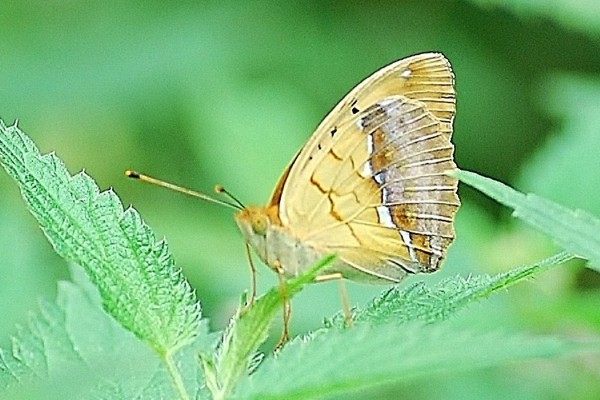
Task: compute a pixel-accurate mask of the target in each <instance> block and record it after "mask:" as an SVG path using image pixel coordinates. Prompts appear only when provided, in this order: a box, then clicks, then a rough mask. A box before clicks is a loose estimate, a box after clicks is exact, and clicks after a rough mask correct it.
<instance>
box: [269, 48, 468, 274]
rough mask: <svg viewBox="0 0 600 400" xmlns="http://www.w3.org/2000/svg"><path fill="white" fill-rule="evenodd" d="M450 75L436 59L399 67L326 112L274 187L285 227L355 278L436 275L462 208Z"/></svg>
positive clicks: (371, 79) (445, 64)
mask: <svg viewBox="0 0 600 400" xmlns="http://www.w3.org/2000/svg"><path fill="white" fill-rule="evenodd" d="M454 113H455V97H454V78H453V74H452V71H451V69H450V65H449V63H448V61H447V60H446V59H445V58H444V57H443V56H442V55H441V54H433V53H430V54H422V55H417V56H413V57H409V58H407V59H404V60H401V61H398V62H396V63H394V64H392V65H390V66H388V67H385V68H383V69H382V70H380V71H379V72H376V73H375V74H373V75H372V76H371V77H369V78H367V79H366V80H365V81H363V82H362V83H360V84H359V85H358V86H357V87H356V88H354V89H353V90H352V91H351V92H350V93H349V94H348V95H346V97H345V98H344V99H343V100H342V101H341V102H340V103H339V104H338V105H337V106H336V107H335V108H334V109H333V111H332V112H331V113H330V114H329V115H328V116H327V117H326V118H325V119H324V121H323V122H322V123H321V124H320V125H319V127H318V128H317V131H316V132H315V133H314V135H313V136H312V137H311V139H310V140H309V141H308V143H307V144H306V145H305V146H304V147H303V148H302V150H301V151H300V153H299V154H298V155H297V157H296V158H295V160H294V161H293V162H292V164H291V165H290V167H289V170H288V171H286V173H285V174H284V177H283V178H282V180H281V181H280V183H279V185H278V187H277V189H276V191H275V193H274V195H273V198H272V200H271V204H275V203H278V205H279V218H280V220H281V223H282V225H284V226H287V227H289V228H290V230H292V232H293V234H294V235H295V236H296V237H297V238H298V239H299V240H300V241H303V242H306V243H311V244H312V245H314V246H315V247H317V248H321V249H323V251H324V252H331V253H337V254H338V255H339V257H340V260H341V261H342V262H343V263H345V264H346V265H347V267H348V268H347V269H346V270H343V271H342V272H343V273H344V275H345V276H347V277H350V278H352V279H366V280H370V279H373V278H374V279H383V280H391V281H399V280H400V279H402V277H403V276H404V275H406V274H407V273H409V272H430V271H433V270H436V269H437V268H439V266H440V263H441V261H442V260H443V257H444V254H445V251H446V249H447V247H448V246H449V245H450V243H451V242H452V240H453V238H454V229H453V219H454V215H455V213H456V211H457V209H458V206H459V204H460V203H459V201H458V197H457V195H456V188H457V181H456V180H455V179H454V178H451V177H449V176H447V175H446V174H445V172H446V171H448V170H452V169H455V168H456V165H455V164H454V161H453V152H454V147H453V145H452V143H451V142H450V137H451V134H452V120H453V118H454Z"/></svg>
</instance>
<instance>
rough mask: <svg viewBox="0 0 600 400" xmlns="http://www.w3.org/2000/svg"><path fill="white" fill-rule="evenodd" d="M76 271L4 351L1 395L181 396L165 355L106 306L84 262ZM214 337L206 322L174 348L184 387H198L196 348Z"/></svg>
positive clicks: (205, 345) (210, 342) (1, 355)
mask: <svg viewBox="0 0 600 400" xmlns="http://www.w3.org/2000/svg"><path fill="white" fill-rule="evenodd" d="M71 275H72V278H73V282H60V283H59V285H58V293H57V299H56V302H55V303H50V302H43V303H42V304H41V305H40V310H39V312H38V313H37V315H35V316H33V317H32V318H31V319H30V321H29V323H28V324H27V326H26V327H23V328H20V329H19V333H18V335H17V336H16V337H15V338H13V344H12V348H11V349H10V351H0V371H1V372H0V387H3V388H4V390H3V392H2V398H3V399H29V400H32V399H44V400H48V399H77V398H97V399H147V398H156V399H158V398H175V397H176V393H175V392H174V389H173V383H172V382H171V378H170V371H169V370H168V367H167V366H166V365H165V363H164V361H163V360H162V359H161V358H160V357H159V356H158V354H157V353H156V352H155V351H153V350H152V349H151V348H150V347H148V346H147V345H146V344H145V343H143V342H141V341H140V340H139V339H137V338H136V337H135V336H134V335H132V334H131V332H128V331H127V330H125V329H124V328H123V327H122V326H121V325H119V324H118V323H117V322H116V321H115V320H114V319H113V318H111V317H110V316H109V315H108V314H106V313H105V312H104V311H103V310H102V307H101V299H100V296H99V294H98V291H97V290H96V289H95V287H94V286H93V285H92V284H91V283H90V281H89V278H88V277H87V275H84V274H83V272H82V271H81V269H80V268H79V267H77V266H73V268H72V269H71ZM213 342H214V338H212V337H211V336H210V335H208V333H207V324H202V325H201V328H200V331H199V334H198V336H197V338H196V340H195V341H194V342H193V343H192V344H191V345H190V346H186V348H185V349H184V350H183V351H180V352H179V353H178V354H177V355H176V357H175V359H176V362H177V363H178V364H179V366H180V369H181V370H182V371H184V377H183V379H184V380H185V384H186V387H188V388H194V387H195V389H194V390H195V391H197V390H198V389H197V388H198V387H199V383H198V382H196V381H197V379H198V376H200V374H201V372H200V371H199V369H198V363H197V358H196V354H197V352H198V351H200V350H203V351H208V350H207V349H208V348H211V347H213V346H214V344H213ZM198 393H201V392H198Z"/></svg>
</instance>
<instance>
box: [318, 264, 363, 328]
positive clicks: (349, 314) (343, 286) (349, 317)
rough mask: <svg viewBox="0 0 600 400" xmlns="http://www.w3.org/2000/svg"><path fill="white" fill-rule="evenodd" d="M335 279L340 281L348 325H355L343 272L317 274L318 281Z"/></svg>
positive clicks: (343, 307)
mask: <svg viewBox="0 0 600 400" xmlns="http://www.w3.org/2000/svg"><path fill="white" fill-rule="evenodd" d="M334 279H338V280H339V282H340V295H341V296H342V309H343V311H344V318H345V319H346V325H347V326H352V325H354V321H353V320H352V311H351V309H350V296H349V295H348V290H347V289H346V284H345V283H344V277H343V276H342V274H340V273H339V272H336V273H333V274H327V275H321V276H317V279H316V282H326V281H331V280H334Z"/></svg>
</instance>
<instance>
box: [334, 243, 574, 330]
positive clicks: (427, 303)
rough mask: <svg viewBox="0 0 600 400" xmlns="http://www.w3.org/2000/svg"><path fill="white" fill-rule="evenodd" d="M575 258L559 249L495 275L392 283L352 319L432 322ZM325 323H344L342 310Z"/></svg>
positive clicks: (377, 322)
mask: <svg viewBox="0 0 600 400" xmlns="http://www.w3.org/2000/svg"><path fill="white" fill-rule="evenodd" d="M572 258H574V257H573V256H572V255H570V254H568V253H564V252H563V253H559V254H557V255H555V256H553V257H550V258H548V259H546V260H543V261H540V262H538V263H535V264H532V265H528V266H524V267H519V268H514V269H512V270H510V271H507V272H504V273H500V274H497V275H494V276H489V275H473V276H467V277H462V276H456V277H453V278H449V279H444V280H443V281H441V282H439V283H437V284H436V285H434V286H433V287H428V286H427V285H425V283H424V282H416V283H412V284H410V285H409V286H402V285H398V286H394V287H392V288H391V289H390V290H387V291H385V292H383V293H382V294H381V295H380V296H378V297H376V298H374V299H373V300H371V302H369V304H367V305H366V307H364V308H359V307H357V308H355V309H354V310H353V311H354V320H355V321H357V322H365V323H369V324H382V323H388V322H395V323H409V322H413V321H422V322H426V323H433V322H438V321H442V320H445V319H448V318H449V317H450V316H452V315H454V314H456V313H457V312H459V311H460V310H462V309H463V308H465V307H466V306H467V305H469V304H472V303H474V302H476V301H479V300H481V299H483V298H486V297H488V296H490V295H492V294H493V293H495V292H498V291H500V290H505V289H507V288H508V287H510V286H513V285H515V284H517V283H520V282H522V281H524V280H526V279H529V278H531V277H533V276H535V275H537V274H539V273H541V272H543V271H546V270H547V269H549V268H552V267H554V266H557V265H560V264H563V263H565V262H566V261H569V260H571V259H572ZM325 324H326V326H337V327H343V326H344V325H345V322H344V315H343V313H338V314H336V315H335V316H334V317H333V318H332V319H329V320H326V321H325Z"/></svg>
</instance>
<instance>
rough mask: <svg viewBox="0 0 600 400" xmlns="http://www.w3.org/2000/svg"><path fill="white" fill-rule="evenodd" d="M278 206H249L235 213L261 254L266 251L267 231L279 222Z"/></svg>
mask: <svg viewBox="0 0 600 400" xmlns="http://www.w3.org/2000/svg"><path fill="white" fill-rule="evenodd" d="M278 221H279V218H278V217H277V209H276V207H253V206H249V207H246V208H244V209H242V210H240V211H238V212H237V213H236V214H235V222H236V223H237V225H238V227H239V228H240V231H242V234H243V235H244V238H245V239H246V241H248V243H249V244H250V245H251V246H252V247H253V248H254V249H255V250H256V252H257V253H258V254H259V255H261V256H262V255H263V254H265V253H266V241H267V233H268V232H269V231H270V230H271V229H273V225H276V224H278Z"/></svg>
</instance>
